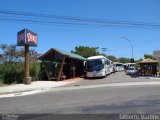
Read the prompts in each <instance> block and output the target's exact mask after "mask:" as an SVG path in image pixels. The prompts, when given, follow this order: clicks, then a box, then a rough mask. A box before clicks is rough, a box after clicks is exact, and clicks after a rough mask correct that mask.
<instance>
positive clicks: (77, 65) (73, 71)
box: [39, 48, 86, 81]
mask: <svg viewBox="0 0 160 120" xmlns="http://www.w3.org/2000/svg"><path fill="white" fill-rule="evenodd" d="M39 59H40V60H41V61H42V64H41V70H42V71H45V72H44V73H45V75H46V76H47V79H48V80H57V81H60V80H64V79H70V78H75V77H80V76H83V75H84V61H85V60H86V58H84V57H82V56H80V55H77V54H73V53H69V52H65V51H62V50H59V49H55V48H51V49H50V50H48V51H47V52H46V53H45V54H43V55H42V56H40V57H39Z"/></svg>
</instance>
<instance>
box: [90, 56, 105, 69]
mask: <svg viewBox="0 0 160 120" xmlns="http://www.w3.org/2000/svg"><path fill="white" fill-rule="evenodd" d="M103 68H104V65H103V63H102V59H93V60H88V61H87V71H89V72H93V71H100V70H102V69H103Z"/></svg>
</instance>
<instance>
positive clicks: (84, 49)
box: [71, 46, 100, 58]
mask: <svg viewBox="0 0 160 120" xmlns="http://www.w3.org/2000/svg"><path fill="white" fill-rule="evenodd" d="M98 49H99V48H98V47H88V46H79V47H77V46H76V47H75V49H74V50H72V51H71V52H72V53H75V54H78V55H81V56H83V57H85V58H87V57H90V56H95V55H100V52H99V51H98Z"/></svg>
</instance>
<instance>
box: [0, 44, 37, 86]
mask: <svg viewBox="0 0 160 120" xmlns="http://www.w3.org/2000/svg"><path fill="white" fill-rule="evenodd" d="M0 51H1V54H0V81H1V82H3V83H9V84H10V83H13V82H16V83H20V82H22V81H23V77H24V52H25V51H24V48H21V49H17V46H16V45H13V44H11V45H7V44H0ZM38 56H39V54H38V53H37V52H36V51H35V50H33V49H30V74H31V77H32V80H37V79H39V75H40V63H37V61H36V59H37V58H38Z"/></svg>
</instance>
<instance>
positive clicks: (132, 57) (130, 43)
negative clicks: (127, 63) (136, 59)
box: [120, 36, 133, 61]
mask: <svg viewBox="0 0 160 120" xmlns="http://www.w3.org/2000/svg"><path fill="white" fill-rule="evenodd" d="M120 38H122V39H125V40H127V41H129V43H130V45H131V48H132V53H131V54H132V58H131V59H133V44H132V42H131V40H130V39H129V38H127V37H123V36H120ZM131 61H132V60H131Z"/></svg>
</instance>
